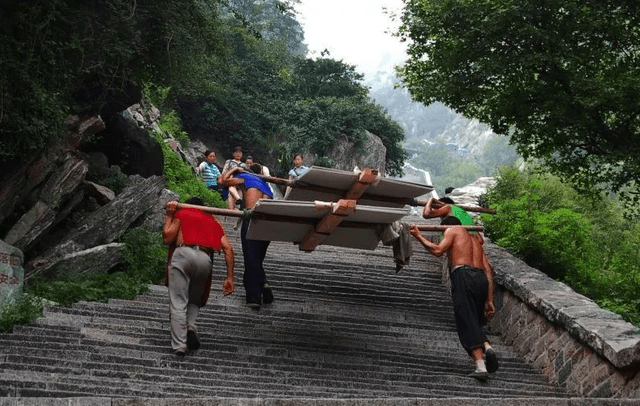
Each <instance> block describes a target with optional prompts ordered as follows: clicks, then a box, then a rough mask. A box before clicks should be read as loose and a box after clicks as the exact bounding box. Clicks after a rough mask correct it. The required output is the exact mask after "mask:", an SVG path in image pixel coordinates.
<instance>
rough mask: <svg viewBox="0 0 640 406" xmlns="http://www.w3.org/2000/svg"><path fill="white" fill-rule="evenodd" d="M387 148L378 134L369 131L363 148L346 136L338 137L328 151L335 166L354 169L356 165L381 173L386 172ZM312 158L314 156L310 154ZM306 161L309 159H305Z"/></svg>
mask: <svg viewBox="0 0 640 406" xmlns="http://www.w3.org/2000/svg"><path fill="white" fill-rule="evenodd" d="M386 154H387V148H386V147H385V146H384V144H383V143H382V140H381V139H380V137H378V136H377V135H374V134H372V133H370V132H367V141H366V142H365V145H364V146H363V148H362V149H358V148H356V146H355V145H354V143H353V141H350V140H349V139H348V138H347V137H346V136H345V137H343V138H338V139H337V140H336V142H335V144H334V146H333V148H331V149H330V150H329V152H328V153H327V156H329V157H331V158H332V159H333V161H334V165H333V168H335V169H340V170H345V171H352V170H353V169H354V168H355V167H356V166H357V167H358V168H360V169H364V168H371V169H378V170H379V171H380V173H382V174H384V173H385V163H386V160H385V156H386ZM309 158H310V159H312V158H313V157H312V156H309ZM305 161H307V160H306V159H305Z"/></svg>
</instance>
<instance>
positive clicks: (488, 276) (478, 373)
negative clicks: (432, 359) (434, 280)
mask: <svg viewBox="0 0 640 406" xmlns="http://www.w3.org/2000/svg"><path fill="white" fill-rule="evenodd" d="M440 224H442V225H454V226H455V225H458V226H459V225H461V224H460V220H459V219H457V218H456V217H453V216H448V217H445V218H444V219H443V220H442V222H441V223H440ZM410 232H411V235H413V236H414V237H415V238H416V239H417V240H418V241H419V242H420V243H421V244H422V245H423V246H424V247H425V248H426V249H427V250H428V251H429V252H430V253H431V254H432V255H435V256H438V257H439V256H441V255H442V254H444V253H447V254H448V258H449V269H450V271H451V296H452V298H453V309H454V316H455V320H456V329H457V331H458V338H459V339H460V343H461V344H462V347H463V348H464V349H465V350H466V351H467V353H468V354H469V355H470V356H471V358H473V360H474V361H475V362H476V370H475V371H474V372H473V373H471V374H470V375H469V376H471V377H473V378H476V379H479V380H481V381H486V380H487V379H488V378H489V373H490V372H495V371H497V370H498V367H499V364H498V357H497V354H496V352H495V350H494V349H493V348H492V347H491V345H490V344H489V341H488V340H487V337H486V335H485V334H484V332H483V329H482V327H483V326H484V325H485V324H486V320H485V313H486V315H487V316H488V317H490V316H492V315H493V314H494V313H495V312H496V308H495V304H494V301H493V272H492V269H491V265H490V264H489V260H488V259H487V256H486V254H485V253H484V249H483V248H482V242H481V241H482V236H480V235H479V234H476V235H471V234H469V232H468V231H467V230H465V229H464V228H462V227H451V228H448V229H447V230H445V232H444V238H443V239H442V241H441V242H440V243H439V244H435V243H433V242H431V241H429V240H428V239H426V238H425V237H424V236H423V235H422V234H421V232H420V230H419V229H418V227H417V226H416V225H415V224H412V225H411V228H410ZM485 361H486V363H485Z"/></svg>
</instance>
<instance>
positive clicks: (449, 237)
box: [409, 224, 455, 257]
mask: <svg viewBox="0 0 640 406" xmlns="http://www.w3.org/2000/svg"><path fill="white" fill-rule="evenodd" d="M451 231H452V229H447V230H445V231H444V238H443V239H442V241H440V244H435V243H433V242H431V241H429V240H427V239H426V238H425V237H424V236H423V235H422V233H421V232H420V230H419V229H418V226H417V225H415V224H412V225H411V228H410V229H409V232H410V233H411V235H412V236H414V237H415V238H416V240H418V241H419V242H420V244H422V245H423V246H424V247H425V248H426V249H427V250H428V251H429V252H430V253H431V254H432V255H435V256H436V257H439V256H440V255H442V254H444V253H445V252H447V251H448V250H449V248H451V245H452V244H453V239H454V236H455V235H454V233H452V232H451Z"/></svg>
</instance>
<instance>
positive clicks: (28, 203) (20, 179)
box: [0, 116, 104, 229]
mask: <svg viewBox="0 0 640 406" xmlns="http://www.w3.org/2000/svg"><path fill="white" fill-rule="evenodd" d="M66 124H67V126H68V128H69V131H68V133H66V134H65V136H64V137H63V139H62V141H59V140H57V143H55V144H53V145H51V146H49V147H48V148H45V149H43V151H44V152H43V153H41V154H37V155H35V156H34V157H33V158H32V159H31V160H29V161H27V162H23V163H20V164H17V165H16V166H15V167H14V168H12V170H11V172H10V175H8V176H2V177H1V178H0V185H1V186H0V223H3V222H4V221H6V220H7V219H10V218H11V217H12V215H14V211H16V210H17V209H19V210H20V211H21V213H19V214H20V215H22V214H24V213H26V212H27V211H29V210H30V209H31V208H32V207H33V206H34V205H35V204H36V202H37V201H38V200H41V199H40V197H41V196H43V195H44V196H46V195H48V194H49V193H53V194H55V195H58V196H60V193H59V192H55V191H53V192H52V191H51V190H50V191H49V192H47V191H45V192H42V191H41V187H43V185H44V182H49V181H48V179H50V177H52V173H53V172H56V173H57V174H56V175H53V176H54V177H56V178H57V180H58V181H61V182H63V183H64V182H67V183H68V180H64V176H65V175H64V173H60V170H58V169H59V167H60V166H65V165H69V160H70V158H69V156H70V155H73V156H74V158H73V159H72V160H73V161H75V162H76V164H77V162H78V161H79V160H80V158H78V157H77V156H75V155H76V154H75V148H76V147H77V145H79V144H80V143H81V142H82V140H84V139H86V138H88V137H89V136H91V135H94V134H95V133H96V132H99V131H101V130H102V129H104V123H103V122H102V119H101V118H100V117H99V116H94V117H89V118H86V119H84V120H83V119H80V118H79V117H77V116H70V117H69V118H68V119H67V122H66ZM65 161H66V162H65ZM74 165H75V164H72V166H74ZM48 184H49V186H45V187H49V189H50V183H48ZM49 200H51V199H49ZM62 200H64V197H62ZM11 226H12V224H9V226H8V227H7V229H8V228H10V227H11Z"/></svg>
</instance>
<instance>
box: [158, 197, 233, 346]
mask: <svg viewBox="0 0 640 406" xmlns="http://www.w3.org/2000/svg"><path fill="white" fill-rule="evenodd" d="M186 203H189V204H194V205H199V206H203V205H204V204H203V202H202V200H201V199H199V198H191V199H189V200H187V202H186ZM177 205H178V202H176V201H172V202H168V203H167V211H166V216H165V220H164V226H163V227H162V239H163V241H164V243H165V244H167V245H169V246H170V247H171V249H174V248H175V249H174V250H173V253H172V255H171V260H170V266H169V268H168V270H167V273H168V287H169V299H170V321H171V347H172V349H173V352H174V354H176V355H185V354H186V352H187V350H196V349H198V348H199V347H200V340H199V338H198V330H197V328H196V319H197V318H198V313H199V312H200V307H202V306H204V305H205V304H206V303H207V300H208V298H209V291H210V290H211V279H212V272H213V269H212V262H213V252H214V250H215V251H220V250H222V251H223V252H224V260H225V262H226V265H227V277H226V278H225V280H224V282H223V284H222V293H223V294H224V295H225V296H226V295H230V294H232V293H233V290H234V275H233V273H234V258H233V248H232V247H231V244H230V243H229V240H228V239H227V236H226V235H225V233H224V230H223V228H222V226H221V225H220V223H218V221H217V220H216V219H215V217H213V216H212V215H210V214H206V213H205V212H203V211H202V210H198V209H192V208H188V209H180V210H177Z"/></svg>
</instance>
